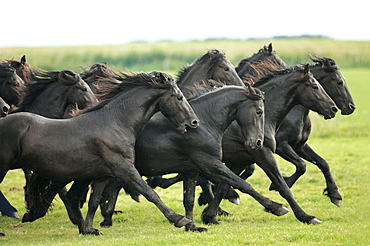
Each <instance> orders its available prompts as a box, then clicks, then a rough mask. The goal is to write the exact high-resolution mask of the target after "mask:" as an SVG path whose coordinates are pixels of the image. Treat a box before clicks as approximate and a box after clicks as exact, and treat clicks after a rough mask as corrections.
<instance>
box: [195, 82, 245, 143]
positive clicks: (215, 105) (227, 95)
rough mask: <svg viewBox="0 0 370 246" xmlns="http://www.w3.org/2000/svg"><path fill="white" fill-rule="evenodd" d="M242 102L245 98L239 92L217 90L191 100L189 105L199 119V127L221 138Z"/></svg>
mask: <svg viewBox="0 0 370 246" xmlns="http://www.w3.org/2000/svg"><path fill="white" fill-rule="evenodd" d="M228 87H229V86H228ZM230 87H231V86H230ZM238 92H239V93H238ZM243 100H246V96H245V95H244V93H242V92H241V91H240V90H233V89H228V90H227V91H223V90H217V91H213V92H210V93H207V94H205V95H203V96H201V97H198V98H196V99H193V100H191V101H190V105H191V106H192V108H193V109H194V112H195V114H196V115H197V116H198V118H199V119H200V122H201V124H200V127H205V126H207V127H208V128H212V131H210V132H217V133H219V134H220V136H221V134H223V133H224V132H225V130H226V129H227V128H228V126H229V125H230V124H231V122H232V121H234V119H235V114H236V108H237V106H238V105H239V104H240V102H241V101H243Z"/></svg>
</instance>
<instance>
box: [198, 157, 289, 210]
mask: <svg viewBox="0 0 370 246" xmlns="http://www.w3.org/2000/svg"><path fill="white" fill-rule="evenodd" d="M195 158H196V156H193V157H192V159H193V160H195ZM197 163H199V165H198V168H199V169H200V170H201V171H202V173H204V175H206V176H210V177H214V178H217V179H219V180H220V181H221V182H225V183H227V184H228V185H231V186H233V187H234V188H237V189H239V190H240V191H241V192H243V193H246V194H248V195H250V196H252V197H253V198H254V199H255V200H256V201H258V202H259V203H260V204H261V205H262V206H264V207H265V208H266V209H267V210H268V211H272V212H273V213H274V214H276V215H283V214H285V213H287V212H288V210H287V209H286V208H284V207H283V206H282V204H279V203H276V202H273V201H272V200H270V199H269V198H267V197H265V196H263V195H261V194H260V193H258V192H257V191H256V190H254V189H253V187H252V186H251V185H250V184H249V183H247V182H246V181H245V180H243V179H241V178H240V177H239V176H238V175H236V174H235V173H234V172H232V171H231V170H230V169H229V168H228V167H226V166H225V165H224V164H223V163H222V162H221V161H220V160H218V159H216V158H214V157H213V156H211V155H207V154H205V153H204V154H203V155H201V157H200V159H198V161H197ZM218 204H219V203H218ZM218 204H217V206H218ZM217 206H215V207H214V208H217ZM211 216H213V217H215V216H216V209H215V210H214V211H213V214H212V215H211Z"/></svg>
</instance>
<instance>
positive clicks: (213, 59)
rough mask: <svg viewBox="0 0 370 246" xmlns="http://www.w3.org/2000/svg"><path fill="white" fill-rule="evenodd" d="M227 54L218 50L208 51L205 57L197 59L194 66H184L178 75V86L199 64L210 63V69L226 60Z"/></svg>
mask: <svg viewBox="0 0 370 246" xmlns="http://www.w3.org/2000/svg"><path fill="white" fill-rule="evenodd" d="M225 55H226V54H225V52H223V51H220V50H217V49H211V50H208V51H207V52H206V53H205V54H204V55H202V56H201V57H199V58H197V59H196V60H195V61H194V62H193V63H192V64H190V65H186V66H183V67H182V68H181V69H180V71H179V72H178V73H177V75H176V81H177V83H178V84H181V82H182V81H183V80H184V78H185V77H186V76H187V74H188V73H189V72H190V69H191V68H192V67H194V66H196V65H198V64H203V63H206V62H209V63H210V64H211V65H210V67H209V69H210V68H211V67H212V66H213V65H214V64H216V63H217V62H219V61H220V60H221V59H225Z"/></svg>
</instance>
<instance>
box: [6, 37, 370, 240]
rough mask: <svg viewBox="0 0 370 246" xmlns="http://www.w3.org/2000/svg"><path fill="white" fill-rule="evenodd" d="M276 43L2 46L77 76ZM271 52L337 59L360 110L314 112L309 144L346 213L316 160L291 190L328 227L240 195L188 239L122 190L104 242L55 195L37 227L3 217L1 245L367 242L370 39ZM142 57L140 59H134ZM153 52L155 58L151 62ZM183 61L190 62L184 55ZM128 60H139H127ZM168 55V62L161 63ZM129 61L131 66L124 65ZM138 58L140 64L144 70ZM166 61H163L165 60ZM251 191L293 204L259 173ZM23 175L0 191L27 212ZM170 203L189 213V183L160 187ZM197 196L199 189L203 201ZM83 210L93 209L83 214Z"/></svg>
mask: <svg viewBox="0 0 370 246" xmlns="http://www.w3.org/2000/svg"><path fill="white" fill-rule="evenodd" d="M269 42H270V40H267V41H266V40H248V41H238V40H235V41H234V40H213V41H205V42H200V41H192V42H184V43H177V42H169V41H166V42H159V43H131V44H127V45H118V46H91V47H39V48H29V47H28V48H0V59H12V58H14V59H19V58H20V57H21V56H22V55H24V54H26V55H27V60H28V62H29V63H30V64H31V65H32V66H34V67H41V68H44V69H50V70H57V69H66V68H68V69H75V70H77V69H80V68H79V66H87V65H91V64H93V63H95V62H107V64H108V65H109V66H115V67H117V68H119V69H123V68H125V67H127V68H129V69H130V70H132V71H135V72H139V71H152V70H159V71H166V72H169V73H171V74H176V71H178V69H179V68H180V67H181V66H183V65H185V64H186V63H191V62H192V61H194V59H196V58H197V57H199V56H200V55H202V54H204V52H205V50H207V49H210V48H218V49H222V50H224V51H225V52H226V54H227V57H228V58H229V59H230V60H231V61H232V63H233V64H234V65H235V66H236V65H237V64H238V62H239V61H240V60H241V59H242V58H245V57H247V56H250V55H251V54H252V53H254V52H257V51H258V49H259V48H261V47H262V46H263V45H265V44H268V43H269ZM272 42H273V45H274V49H275V50H276V51H277V54H278V55H279V56H280V57H282V58H283V59H284V60H285V61H286V62H287V63H288V64H291V65H293V64H296V63H301V62H308V60H307V54H308V52H314V53H317V54H319V55H322V56H328V57H331V58H333V59H335V60H336V61H337V63H338V65H339V66H340V67H341V68H342V69H341V71H342V74H343V75H344V77H345V78H346V80H347V84H348V87H349V89H350V91H351V93H352V96H353V98H354V100H355V103H356V106H357V109H356V111H355V112H354V113H353V114H352V115H349V116H342V115H340V114H337V116H336V117H335V118H334V119H332V120H324V119H323V118H322V117H320V116H318V115H317V114H315V113H312V114H311V115H312V121H313V131H312V134H311V137H310V140H309V143H310V145H311V146H312V147H313V149H315V150H316V151H317V152H318V153H319V154H320V155H321V156H322V157H324V158H325V159H326V160H327V161H328V163H329V164H330V166H331V170H332V174H333V176H334V178H335V180H336V183H337V185H338V186H339V192H340V193H341V194H342V196H343V201H342V203H341V204H342V206H341V207H336V206H335V205H333V204H331V203H330V200H329V198H327V197H325V196H324V195H322V192H323V189H324V188H325V181H324V178H323V175H322V173H321V172H320V170H319V169H318V168H317V167H316V166H314V165H313V164H311V163H308V164H307V173H306V174H305V175H304V176H303V177H302V178H301V179H300V180H299V181H298V182H297V184H296V185H295V186H294V187H293V188H292V192H293V194H294V197H295V199H296V200H297V202H298V203H299V204H300V205H301V207H302V208H303V209H304V210H305V211H306V212H307V213H308V214H311V215H314V216H316V217H317V218H318V219H319V220H321V221H322V224H319V225H315V226H314V225H306V224H303V223H300V222H298V220H296V218H295V217H294V215H293V213H292V211H290V212H289V213H288V214H286V215H284V216H282V217H276V216H274V215H272V214H269V213H266V212H264V211H263V209H262V207H261V206H260V205H259V204H258V203H257V202H256V201H255V200H253V199H252V198H251V197H249V196H248V195H245V194H241V199H240V200H241V204H240V205H239V206H237V205H233V204H231V203H229V202H226V201H223V202H222V204H221V206H222V208H223V209H224V210H226V211H228V212H230V213H231V214H232V215H231V216H229V217H221V218H219V221H220V222H221V224H220V225H212V226H208V225H204V227H206V228H208V229H209V231H208V232H206V233H191V232H186V231H185V230H184V229H183V228H181V229H179V228H175V227H174V226H173V225H171V224H169V223H168V221H167V220H166V219H165V218H164V216H163V215H162V214H161V213H160V212H159V210H158V209H157V208H156V207H155V206H154V205H153V204H151V203H149V202H148V201H146V200H145V198H143V197H142V198H141V202H140V203H136V202H134V201H133V200H131V198H130V197H128V196H127V195H125V194H124V192H121V193H120V197H119V200H118V204H117V207H116V209H117V210H122V211H123V213H119V214H117V215H114V222H113V223H114V224H113V227H112V228H100V230H101V232H103V233H104V235H103V236H100V237H96V236H82V235H79V234H78V229H77V227H76V226H74V225H72V223H71V222H69V219H68V217H67V214H66V211H65V209H64V206H63V203H62V201H61V200H60V199H59V198H57V199H56V200H55V201H54V206H53V208H52V209H51V210H50V211H49V212H48V214H47V215H46V216H45V217H44V218H41V219H39V220H37V221H35V222H32V223H25V224H22V223H21V222H20V220H17V219H12V218H7V217H2V216H0V232H4V233H6V236H5V237H0V245H25V244H27V245H201V244H202V245H325V246H326V245H370V239H369V238H370V233H369V231H370V212H369V209H370V205H369V191H370V182H369V180H370V165H369V163H370V155H369V153H370V124H369V122H370V109H369V103H368V101H367V99H368V98H369V93H370V90H369V89H368V88H367V85H368V80H369V78H370V63H369V59H370V54H369V53H370V42H355V41H351V42H347V41H335V40H330V39H287V40H272ZM135 54H136V56H135ZM145 54H153V56H152V57H151V56H145ZM181 55H183V56H181ZM129 56H131V58H132V61H131V62H132V63H129V62H128V61H129V59H128V58H127V57H129ZM158 57H162V58H158ZM125 59H127V60H125ZM137 61H140V62H139V63H138V62H137ZM158 61H159V63H158ZM277 158H278V162H279V166H280V168H281V172H282V173H283V174H285V175H289V174H291V173H292V172H293V171H294V166H292V165H291V164H288V163H287V162H285V161H284V160H282V159H280V158H279V157H277ZM248 182H250V183H251V184H252V185H253V187H254V188H255V189H256V190H258V191H259V192H261V193H262V194H263V195H266V196H268V197H269V198H271V199H273V200H274V201H277V202H280V203H283V204H284V205H285V206H286V207H288V208H289V206H288V205H287V202H286V201H285V200H284V199H283V198H281V197H280V196H279V194H278V193H277V192H273V191H269V190H268V187H269V185H270V182H269V180H268V178H267V177H266V175H265V174H264V173H263V172H262V171H261V169H260V168H258V167H256V172H255V173H254V175H253V176H252V177H251V178H250V179H249V180H248ZM23 185H24V177H23V173H22V172H21V171H20V170H13V171H10V172H9V173H8V175H7V176H6V177H5V180H4V181H3V182H2V184H0V189H1V191H2V192H3V193H4V194H5V196H6V197H7V198H8V199H9V201H10V202H11V203H12V204H13V205H14V206H15V207H16V208H17V209H18V210H19V214H20V215H23V214H24V213H25V211H26V209H25V205H24V199H23V197H24V194H23ZM156 191H157V192H158V194H159V195H160V196H161V198H162V199H163V201H164V202H165V203H166V204H167V205H168V206H169V207H171V208H172V209H173V210H175V211H176V212H178V213H181V214H184V209H183V206H182V184H181V183H179V184H176V185H174V186H172V187H171V188H169V189H160V188H157V189H156ZM199 192H200V189H199V188H197V194H199ZM202 209H203V207H199V206H198V205H196V206H195V210H194V216H195V223H196V224H198V225H202V224H201V218H200V215H201V211H202ZM83 211H84V213H86V206H85V207H84V209H83ZM101 221H102V217H101V215H100V214H99V212H98V213H97V214H96V217H95V222H94V226H95V227H96V228H99V223H100V222H101Z"/></svg>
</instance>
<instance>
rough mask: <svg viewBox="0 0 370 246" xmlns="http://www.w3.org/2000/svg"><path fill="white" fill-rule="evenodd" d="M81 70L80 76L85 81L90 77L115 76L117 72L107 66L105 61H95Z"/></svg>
mask: <svg viewBox="0 0 370 246" xmlns="http://www.w3.org/2000/svg"><path fill="white" fill-rule="evenodd" d="M82 69H83V72H82V73H80V76H81V78H82V79H83V80H84V81H86V80H89V79H92V78H95V79H98V78H106V77H112V78H114V77H116V76H118V75H117V73H116V72H115V71H114V70H113V69H111V68H110V67H108V65H107V64H106V63H95V64H93V65H91V66H90V67H88V68H82Z"/></svg>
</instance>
